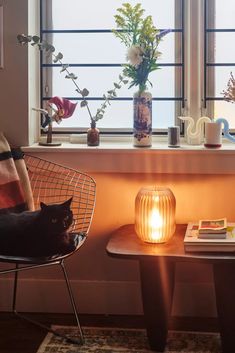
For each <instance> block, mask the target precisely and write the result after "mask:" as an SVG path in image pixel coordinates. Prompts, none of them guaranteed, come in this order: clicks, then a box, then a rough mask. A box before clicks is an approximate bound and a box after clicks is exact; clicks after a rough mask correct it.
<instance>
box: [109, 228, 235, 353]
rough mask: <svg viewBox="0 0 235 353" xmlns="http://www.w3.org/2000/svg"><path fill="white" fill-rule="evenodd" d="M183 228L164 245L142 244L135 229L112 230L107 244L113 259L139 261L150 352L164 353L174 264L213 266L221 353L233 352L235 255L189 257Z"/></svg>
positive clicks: (193, 255)
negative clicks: (196, 263)
mask: <svg viewBox="0 0 235 353" xmlns="http://www.w3.org/2000/svg"><path fill="white" fill-rule="evenodd" d="M185 231H186V225H177V227H176V232H175V234H174V236H173V237H172V239H171V240H170V241H169V242H168V243H165V244H148V243H143V242H142V241H141V240H140V239H139V238H138V237H137V235H136V233H135V230H134V225H133V224H130V225H124V226H122V227H120V228H119V229H117V230H115V231H114V232H113V233H112V234H111V237H110V240H109V242H108V244H107V248H106V250H107V253H108V255H110V256H112V257H117V258H125V259H126V258H127V259H135V260H138V261H139V268H140V278H141V290H142V301H143V310H144V317H145V322H146V329H147V335H148V339H149V343H150V347H151V349H152V350H155V351H161V352H163V351H164V349H165V345H166V340H167V332H168V319H169V316H170V313H171V306H172V298H173V290H174V277H175V276H174V274H175V264H176V263H177V262H179V261H180V262H200V263H209V264H212V265H213V273H214V283H215V294H216V306H217V312H218V321H219V327H220V335H221V341H222V348H223V353H234V352H235V254H233V253H189V252H185V251H184V244H183V238H184V234H185Z"/></svg>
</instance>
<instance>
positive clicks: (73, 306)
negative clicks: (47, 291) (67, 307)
mask: <svg viewBox="0 0 235 353" xmlns="http://www.w3.org/2000/svg"><path fill="white" fill-rule="evenodd" d="M60 265H61V268H62V270H63V274H64V278H65V282H66V285H67V289H68V293H69V298H70V302H71V305H72V308H73V312H74V315H75V319H76V322H77V327H78V333H79V335H80V337H81V340H82V344H84V342H85V340H84V335H83V332H82V328H81V325H80V322H79V318H78V310H77V307H76V303H75V300H74V296H73V292H72V288H71V285H70V282H69V279H68V275H67V271H66V269H65V264H64V261H61V263H60Z"/></svg>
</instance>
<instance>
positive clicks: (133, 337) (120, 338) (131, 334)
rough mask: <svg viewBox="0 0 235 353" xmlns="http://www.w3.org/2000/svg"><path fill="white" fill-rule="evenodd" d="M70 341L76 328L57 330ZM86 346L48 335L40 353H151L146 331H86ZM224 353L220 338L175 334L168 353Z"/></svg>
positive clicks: (170, 338)
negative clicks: (69, 338)
mask: <svg viewBox="0 0 235 353" xmlns="http://www.w3.org/2000/svg"><path fill="white" fill-rule="evenodd" d="M53 328H55V329H56V330H58V331H59V332H61V333H65V334H67V335H68V336H69V337H74V338H75V337H76V331H75V330H76V328H74V327H71V326H70V327H68V326H66V327H65V326H53ZM83 331H84V336H85V344H84V345H81V346H80V345H75V344H71V343H67V342H66V341H65V340H63V339H61V338H60V337H57V336H54V335H53V334H52V333H48V334H47V336H46V337H45V339H44V341H43V342H42V344H41V346H40V347H39V349H38V351H37V353H78V352H81V353H91V352H92V353H128V352H134V353H150V352H152V351H151V350H150V347H149V344H148V339H147V337H146V331H145V330H139V329H119V328H95V327H86V328H83ZM179 352H181V353H221V352H222V350H221V346H220V338H219V334H214V333H195V332H173V331H170V332H169V334H168V340H167V346H166V349H165V353H179Z"/></svg>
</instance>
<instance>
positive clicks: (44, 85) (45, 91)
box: [40, 0, 185, 135]
mask: <svg viewBox="0 0 235 353" xmlns="http://www.w3.org/2000/svg"><path fill="white" fill-rule="evenodd" d="M43 3H44V5H45V3H46V6H43ZM177 3H179V4H180V6H176V5H177ZM184 8H185V0H175V29H173V30H172V32H174V33H175V46H176V49H177V50H175V53H178V52H179V51H180V50H178V49H179V47H181V58H179V57H177V56H175V62H174V63H159V67H165V66H167V67H179V68H181V74H180V73H179V72H177V71H178V70H175V73H174V75H175V96H174V97H153V101H175V118H174V123H175V125H180V126H181V133H183V125H182V124H181V123H180V122H179V119H177V117H178V116H179V115H182V111H183V110H184V104H185V62H184V58H185V55H184V49H185V45H184V37H185V33H184V28H185V27H184ZM51 10H52V8H51V6H50V1H49V2H45V1H44V0H40V36H41V38H45V39H46V40H47V41H48V42H51V39H52V35H53V33H102V32H111V31H112V30H111V29H109V30H104V29H99V30H89V29H86V30H84V29H81V30H59V29H45V28H43V23H44V22H45V21H46V24H47V26H48V23H49V22H50V21H51V22H52V13H51ZM45 19H46V20H45ZM180 36H181V40H178V39H179V37H180ZM177 37H178V38H177ZM177 42H179V44H177ZM176 55H177V54H176ZM56 66H60V65H58V64H52V63H50V62H47V63H44V62H43V57H42V55H41V63H40V73H41V78H40V85H41V105H42V106H43V104H44V102H45V101H46V100H48V99H50V97H51V95H52V92H51V89H50V87H51V85H52V84H51V81H52V75H50V74H49V75H43V69H44V68H47V67H56ZM70 66H71V67H96V66H97V67H98V66H105V67H121V64H72V65H70ZM47 71H49V70H47ZM66 98H68V99H71V100H76V101H78V102H79V101H81V100H82V98H81V97H66ZM87 100H88V101H89V100H90V101H91V100H103V98H102V97H87ZM114 100H116V101H124V100H128V101H131V100H132V97H117V98H115V99H114ZM53 131H54V132H55V133H58V134H64V133H65V134H71V133H73V134H74V133H84V131H86V128H61V127H56V126H54V127H53ZM100 131H101V134H114V135H130V134H131V133H132V129H126V128H119V129H118V131H117V129H113V128H101V129H100ZM43 133H44V132H43V131H42V134H43ZM153 134H157V135H166V134H167V129H153Z"/></svg>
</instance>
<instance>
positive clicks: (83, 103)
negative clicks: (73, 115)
mask: <svg viewBox="0 0 235 353" xmlns="http://www.w3.org/2000/svg"><path fill="white" fill-rule="evenodd" d="M86 105H87V101H85V100H84V101H81V103H80V107H81V108H83V107H85V106H86Z"/></svg>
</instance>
